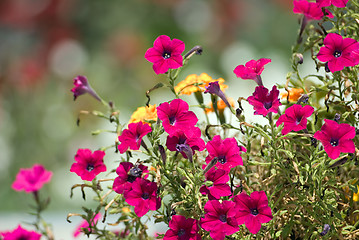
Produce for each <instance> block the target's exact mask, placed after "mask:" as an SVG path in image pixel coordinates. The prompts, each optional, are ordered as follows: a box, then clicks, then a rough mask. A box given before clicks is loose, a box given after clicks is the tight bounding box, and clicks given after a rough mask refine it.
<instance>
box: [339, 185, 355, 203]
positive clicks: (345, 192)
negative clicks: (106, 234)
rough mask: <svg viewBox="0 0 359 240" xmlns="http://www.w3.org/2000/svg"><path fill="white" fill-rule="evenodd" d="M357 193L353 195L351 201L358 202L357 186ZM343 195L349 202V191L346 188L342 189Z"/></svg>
mask: <svg viewBox="0 0 359 240" xmlns="http://www.w3.org/2000/svg"><path fill="white" fill-rule="evenodd" d="M357 188H358V191H357V192H356V193H353V201H354V202H358V201H359V185H357ZM343 189H344V194H345V197H346V198H347V199H348V200H350V189H349V187H348V186H346V187H344V188H343Z"/></svg>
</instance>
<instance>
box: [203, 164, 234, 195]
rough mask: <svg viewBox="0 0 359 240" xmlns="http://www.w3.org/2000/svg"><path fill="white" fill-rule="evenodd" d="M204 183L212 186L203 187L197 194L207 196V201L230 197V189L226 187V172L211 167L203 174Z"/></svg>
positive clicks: (227, 177) (227, 178)
mask: <svg viewBox="0 0 359 240" xmlns="http://www.w3.org/2000/svg"><path fill="white" fill-rule="evenodd" d="M205 177H206V182H209V181H210V182H212V186H207V184H205V185H203V186H202V187H201V188H200V189H199V192H200V193H202V194H203V195H206V194H207V195H208V199H209V200H215V199H220V198H221V197H224V196H230V195H231V194H232V191H231V188H230V187H229V186H228V184H227V182H228V181H229V175H228V171H225V170H223V169H217V170H216V169H215V168H214V167H212V168H211V169H210V170H209V171H208V172H206V173H205Z"/></svg>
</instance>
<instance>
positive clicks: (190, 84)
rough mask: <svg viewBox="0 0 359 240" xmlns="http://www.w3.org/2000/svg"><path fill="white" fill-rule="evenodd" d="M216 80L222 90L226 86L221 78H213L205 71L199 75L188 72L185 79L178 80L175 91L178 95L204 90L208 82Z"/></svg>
mask: <svg viewBox="0 0 359 240" xmlns="http://www.w3.org/2000/svg"><path fill="white" fill-rule="evenodd" d="M215 81H218V83H219V86H220V88H221V90H222V91H224V90H225V89H226V88H228V86H227V85H226V84H224V79H223V78H218V79H213V78H212V77H211V76H209V75H208V74H207V73H201V75H197V74H190V75H188V76H187V77H186V79H185V80H183V81H181V82H179V83H178V84H177V85H176V86H175V87H174V89H175V92H176V93H177V94H179V95H183V94H185V95H191V94H192V93H195V92H204V91H205V90H206V89H205V87H207V86H208V84H209V83H211V82H215Z"/></svg>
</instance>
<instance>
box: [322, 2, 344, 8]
mask: <svg viewBox="0 0 359 240" xmlns="http://www.w3.org/2000/svg"><path fill="white" fill-rule="evenodd" d="M348 1H349V0H316V2H317V5H318V7H329V6H330V5H332V4H333V5H334V6H336V7H338V8H343V7H345V6H346V5H347V3H348Z"/></svg>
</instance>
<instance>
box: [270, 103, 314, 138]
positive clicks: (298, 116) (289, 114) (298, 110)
mask: <svg viewBox="0 0 359 240" xmlns="http://www.w3.org/2000/svg"><path fill="white" fill-rule="evenodd" d="M313 112H314V108H313V107H311V106H309V105H306V106H304V107H303V106H302V105H299V104H294V105H293V106H290V107H289V108H287V109H286V110H285V112H284V114H283V115H281V116H280V117H279V118H278V121H277V123H276V125H277V127H278V126H279V125H281V124H282V123H284V127H283V129H282V134H283V135H286V134H287V133H289V132H290V131H295V132H297V131H300V130H303V129H306V128H307V118H308V117H310V116H311V115H312V114H313Z"/></svg>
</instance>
